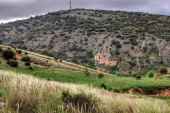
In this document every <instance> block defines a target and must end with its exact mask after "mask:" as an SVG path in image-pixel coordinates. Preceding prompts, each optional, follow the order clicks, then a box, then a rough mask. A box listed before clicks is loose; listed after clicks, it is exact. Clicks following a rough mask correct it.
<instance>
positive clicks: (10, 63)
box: [7, 59, 18, 67]
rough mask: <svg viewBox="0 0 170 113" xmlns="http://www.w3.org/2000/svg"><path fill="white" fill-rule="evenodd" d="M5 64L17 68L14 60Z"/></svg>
mask: <svg viewBox="0 0 170 113" xmlns="http://www.w3.org/2000/svg"><path fill="white" fill-rule="evenodd" d="M7 64H8V65H9V66H11V67H18V62H17V61H16V60H13V59H12V60H8V62H7Z"/></svg>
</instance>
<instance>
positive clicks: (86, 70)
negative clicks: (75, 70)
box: [84, 68, 90, 76]
mask: <svg viewBox="0 0 170 113" xmlns="http://www.w3.org/2000/svg"><path fill="white" fill-rule="evenodd" d="M84 74H85V75H86V76H90V72H89V70H88V69H87V68H85V70H84Z"/></svg>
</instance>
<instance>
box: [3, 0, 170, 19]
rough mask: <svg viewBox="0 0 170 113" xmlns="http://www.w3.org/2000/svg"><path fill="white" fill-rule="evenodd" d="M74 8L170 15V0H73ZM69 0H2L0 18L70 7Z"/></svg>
mask: <svg viewBox="0 0 170 113" xmlns="http://www.w3.org/2000/svg"><path fill="white" fill-rule="evenodd" d="M72 2H73V8H90V9H107V10H126V11H144V12H149V13H158V14H167V15H170V0H164V1H162V0H90V1H89V0H72ZM68 3H69V0H0V20H8V19H13V18H22V17H28V16H31V15H39V14H42V13H47V12H52V11H56V10H62V9H68V7H69V5H68Z"/></svg>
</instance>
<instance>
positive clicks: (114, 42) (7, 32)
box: [0, 9, 170, 74]
mask: <svg viewBox="0 0 170 113" xmlns="http://www.w3.org/2000/svg"><path fill="white" fill-rule="evenodd" d="M169 32H170V17H169V16H162V15H151V14H146V13H130V12H121V11H104V10H87V9H73V10H66V11H58V12H53V13H49V14H46V15H42V16H37V17H33V18H30V19H26V20H21V21H17V22H13V23H8V24H2V25H0V41H1V43H3V44H10V45H13V46H15V47H19V48H22V49H27V50H31V51H36V52H41V53H43V54H48V55H50V56H55V57H57V58H62V59H65V60H69V61H73V62H76V63H83V64H89V65H91V66H94V65H95V64H98V62H99V61H97V63H95V60H94V56H95V55H96V54H97V53H99V54H100V55H102V56H107V59H109V61H110V62H118V63H117V64H115V65H112V67H114V66H116V67H115V68H114V69H116V70H118V71H120V72H124V73H125V74H127V73H132V72H133V70H134V71H142V72H143V71H145V69H148V68H155V67H157V66H159V65H162V64H164V65H169V64H170V60H169V58H170V57H169V56H170V55H169V53H170V49H169V48H170V44H169V38H170V34H169ZM117 59H119V60H117ZM111 69H113V68H111Z"/></svg>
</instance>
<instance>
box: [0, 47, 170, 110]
mask: <svg viewBox="0 0 170 113" xmlns="http://www.w3.org/2000/svg"><path fill="white" fill-rule="evenodd" d="M56 64H57V65H56ZM71 67H72V68H71ZM82 67H83V66H81V67H80V66H79V65H76V64H72V63H69V62H66V61H64V60H63V61H60V60H59V61H58V60H55V59H54V58H51V57H48V56H45V55H41V54H38V53H34V52H30V51H25V50H22V49H17V48H12V47H10V46H4V45H0V113H169V112H170V98H169V96H170V93H169V92H170V82H169V74H166V75H165V74H162V75H159V76H158V75H157V73H154V72H152V74H151V73H150V74H148V75H146V76H143V77H140V76H136V78H133V77H120V76H116V75H111V74H107V73H101V72H100V73H99V72H98V71H95V70H93V69H90V68H85V67H83V68H82Z"/></svg>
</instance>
